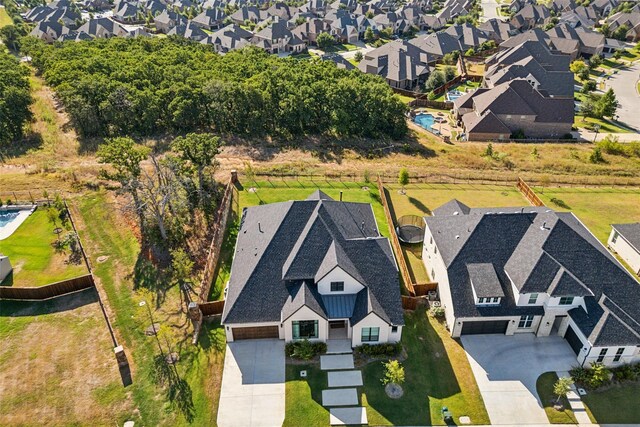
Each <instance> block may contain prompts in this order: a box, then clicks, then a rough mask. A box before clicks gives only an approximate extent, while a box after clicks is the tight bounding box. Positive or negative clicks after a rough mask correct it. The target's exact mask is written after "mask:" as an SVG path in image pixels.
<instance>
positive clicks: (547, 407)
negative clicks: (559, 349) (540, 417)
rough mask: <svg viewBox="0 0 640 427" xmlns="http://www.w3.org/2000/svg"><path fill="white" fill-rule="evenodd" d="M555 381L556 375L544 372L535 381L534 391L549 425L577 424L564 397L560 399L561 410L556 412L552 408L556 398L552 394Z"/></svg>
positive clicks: (556, 379)
mask: <svg viewBox="0 0 640 427" xmlns="http://www.w3.org/2000/svg"><path fill="white" fill-rule="evenodd" d="M556 381H558V375H557V374H556V373H555V372H545V373H544V374H542V375H540V376H539V377H538V380H537V381H536V391H537V392H538V397H540V401H541V402H542V406H543V407H544V411H545V412H546V413H547V418H549V422H550V423H551V424H577V421H576V417H575V416H574V415H573V411H572V410H571V406H570V405H569V401H568V400H567V398H566V397H563V398H561V399H560V404H561V405H562V406H563V408H564V409H563V410H561V411H558V410H556V409H555V408H554V405H555V404H556V402H557V398H558V397H557V396H556V395H554V394H553V385H554V384H555V383H556Z"/></svg>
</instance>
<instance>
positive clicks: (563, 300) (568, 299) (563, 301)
mask: <svg viewBox="0 0 640 427" xmlns="http://www.w3.org/2000/svg"><path fill="white" fill-rule="evenodd" d="M571 304H573V297H560V305H571Z"/></svg>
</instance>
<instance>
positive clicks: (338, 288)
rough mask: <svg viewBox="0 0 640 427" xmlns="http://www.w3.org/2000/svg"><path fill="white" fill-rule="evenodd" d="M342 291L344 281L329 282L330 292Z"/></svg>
mask: <svg viewBox="0 0 640 427" xmlns="http://www.w3.org/2000/svg"><path fill="white" fill-rule="evenodd" d="M342 291H344V282H331V292H342Z"/></svg>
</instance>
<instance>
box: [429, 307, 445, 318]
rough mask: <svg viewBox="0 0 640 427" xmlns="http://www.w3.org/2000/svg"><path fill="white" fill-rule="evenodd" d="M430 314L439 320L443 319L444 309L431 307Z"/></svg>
mask: <svg viewBox="0 0 640 427" xmlns="http://www.w3.org/2000/svg"><path fill="white" fill-rule="evenodd" d="M429 314H430V315H432V316H433V317H435V318H437V319H442V318H443V317H444V308H442V307H431V309H430V310H429Z"/></svg>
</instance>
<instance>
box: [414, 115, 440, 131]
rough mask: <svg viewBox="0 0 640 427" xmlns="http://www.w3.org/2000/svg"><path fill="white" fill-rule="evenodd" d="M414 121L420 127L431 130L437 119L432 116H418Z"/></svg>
mask: <svg viewBox="0 0 640 427" xmlns="http://www.w3.org/2000/svg"><path fill="white" fill-rule="evenodd" d="M413 121H414V122H415V123H416V124H417V125H418V126H420V127H423V128H425V129H426V130H429V131H430V130H431V128H432V127H433V124H434V123H435V119H434V117H433V115H431V114H417V115H416V116H415V117H414V118H413Z"/></svg>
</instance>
